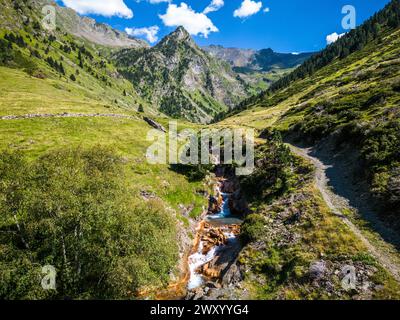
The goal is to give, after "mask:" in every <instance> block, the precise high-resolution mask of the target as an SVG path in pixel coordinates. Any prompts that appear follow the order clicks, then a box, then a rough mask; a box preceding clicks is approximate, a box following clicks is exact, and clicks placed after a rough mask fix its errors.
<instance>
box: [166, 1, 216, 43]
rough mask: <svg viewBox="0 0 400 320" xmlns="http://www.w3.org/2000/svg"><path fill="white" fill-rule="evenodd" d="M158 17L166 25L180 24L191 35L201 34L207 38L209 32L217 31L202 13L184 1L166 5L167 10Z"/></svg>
mask: <svg viewBox="0 0 400 320" xmlns="http://www.w3.org/2000/svg"><path fill="white" fill-rule="evenodd" d="M159 17H160V19H161V20H162V21H163V23H164V24H165V25H166V26H167V27H179V26H182V27H184V28H185V29H186V30H187V31H188V32H189V33H190V34H192V35H202V36H204V37H205V38H207V37H208V35H209V33H210V32H217V31H218V28H217V27H216V26H215V25H214V24H213V22H212V21H211V20H210V19H209V18H208V17H207V16H206V15H205V14H204V13H198V12H195V11H193V9H192V8H191V7H189V6H188V5H187V4H186V3H184V2H182V3H181V4H180V6H179V7H178V6H177V5H176V4H170V5H168V9H167V12H166V13H165V14H163V15H159Z"/></svg>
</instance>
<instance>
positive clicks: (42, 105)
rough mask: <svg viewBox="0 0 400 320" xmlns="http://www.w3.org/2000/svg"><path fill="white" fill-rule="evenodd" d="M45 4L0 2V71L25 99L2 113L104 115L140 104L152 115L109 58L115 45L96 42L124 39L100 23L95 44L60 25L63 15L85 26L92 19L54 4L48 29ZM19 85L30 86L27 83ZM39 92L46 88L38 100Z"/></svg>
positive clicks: (149, 108) (11, 100)
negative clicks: (43, 12) (54, 12)
mask: <svg viewBox="0 0 400 320" xmlns="http://www.w3.org/2000/svg"><path fill="white" fill-rule="evenodd" d="M47 3H51V2H50V1H44V0H40V1H38V0H36V1H23V0H16V1H9V0H4V1H2V2H1V3H0V14H1V18H2V19H1V20H0V21H1V22H0V28H1V33H0V48H1V50H0V66H4V67H5V68H2V69H1V76H2V77H4V79H8V80H9V81H10V82H12V83H14V84H15V87H16V88H19V90H20V92H25V96H24V99H14V98H10V100H8V110H7V112H6V111H5V110H4V113H5V114H11V115H13V114H17V113H21V112H23V111H26V113H35V112H39V111H40V110H43V109H45V110H46V109H47V110H54V111H55V112H71V111H74V110H75V111H78V112H82V111H85V112H93V111H96V112H100V113H108V112H109V111H110V109H111V110H112V109H117V110H118V109H122V108H123V109H128V110H131V111H136V110H138V109H139V108H140V106H142V108H144V109H145V110H146V112H150V113H152V112H153V110H152V109H151V106H148V105H147V104H146V103H145V101H143V100H142V99H141V98H140V97H139V96H138V94H137V93H136V90H135V88H134V87H133V86H132V84H131V83H130V82H129V81H127V80H126V79H124V78H123V77H122V76H121V75H120V74H119V73H118V71H117V69H116V67H115V66H114V65H113V64H112V63H111V62H110V61H108V56H107V52H108V51H110V50H111V51H112V50H114V49H115V47H113V46H107V47H105V46H101V45H99V44H98V43H103V44H104V43H109V44H111V43H113V44H115V43H119V44H121V41H122V40H121V39H123V38H119V40H118V41H117V38H115V37H114V36H115V35H117V34H118V32H117V31H115V30H112V29H111V28H109V27H104V28H106V29H104V30H108V31H107V32H106V33H104V34H103V35H101V34H100V33H97V34H96V33H95V32H94V34H95V35H96V38H97V42H96V43H95V42H91V41H88V40H87V39H86V38H83V37H81V36H77V35H74V34H71V33H70V32H69V31H68V29H65V27H66V26H67V23H66V22H65V21H66V20H64V18H62V17H64V16H63V13H65V12H66V13H68V17H73V18H74V19H76V20H75V21H81V25H82V24H84V23H86V22H87V23H88V24H87V26H89V25H91V22H90V21H91V20H87V19H85V18H81V17H79V16H78V15H77V14H76V13H74V12H73V11H71V10H69V9H65V8H60V7H58V6H56V10H57V12H58V15H57V17H58V18H57V21H58V23H59V25H58V28H57V29H56V30H54V31H51V32H48V31H46V30H44V29H43V28H42V26H41V23H40V22H41V20H42V15H41V8H42V7H43V5H45V4H47ZM85 21H86V22H85ZM89 22H90V23H89ZM95 27H96V28H97V27H98V26H95ZM112 39H114V40H115V41H114V40H112ZM120 40H121V41H120ZM132 41H133V42H132ZM129 43H131V45H132V44H134V43H136V40H134V39H130V40H129ZM125 44H128V42H125ZM104 52H106V53H104ZM18 71H19V72H18ZM24 83H29V84H30V85H29V86H28V87H27V86H26V85H24ZM22 88H25V89H24V90H23V89H22ZM42 90H44V91H42ZM44 92H47V93H46V95H45V97H42V99H40V98H38V97H41V94H43V93H44ZM28 105H29V106H30V108H28V107H27V106H28Z"/></svg>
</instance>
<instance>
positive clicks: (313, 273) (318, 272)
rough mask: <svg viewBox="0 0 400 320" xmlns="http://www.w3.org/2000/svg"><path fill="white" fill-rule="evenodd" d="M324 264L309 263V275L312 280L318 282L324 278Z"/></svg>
mask: <svg viewBox="0 0 400 320" xmlns="http://www.w3.org/2000/svg"><path fill="white" fill-rule="evenodd" d="M326 269H327V268H326V262H325V261H323V260H320V261H316V262H313V263H311V265H310V269H309V275H310V278H311V279H312V280H319V279H321V278H323V277H324V275H325V272H326Z"/></svg>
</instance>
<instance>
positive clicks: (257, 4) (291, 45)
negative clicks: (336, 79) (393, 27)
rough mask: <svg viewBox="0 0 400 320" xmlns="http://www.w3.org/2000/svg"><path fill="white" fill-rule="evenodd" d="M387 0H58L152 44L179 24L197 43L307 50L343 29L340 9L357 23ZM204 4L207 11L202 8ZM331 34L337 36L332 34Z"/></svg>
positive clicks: (320, 47) (281, 50) (314, 49)
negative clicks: (347, 10) (348, 9)
mask: <svg viewBox="0 0 400 320" xmlns="http://www.w3.org/2000/svg"><path fill="white" fill-rule="evenodd" d="M388 2H389V0H302V1H300V0H58V3H60V4H63V5H66V6H69V7H71V8H73V9H75V10H77V11H78V12H80V13H81V14H84V15H88V16H91V17H93V18H95V19H96V20H97V21H99V22H104V23H107V24H109V25H111V26H112V27H114V28H116V29H119V30H126V28H128V29H127V30H128V32H130V33H131V34H133V35H136V36H138V37H141V38H144V39H146V38H147V39H148V40H151V41H152V42H153V44H154V43H156V42H157V41H156V40H157V39H158V40H159V39H161V38H162V37H163V36H165V35H166V34H168V33H170V32H171V31H173V30H174V29H175V28H176V27H175V26H176V25H180V24H183V25H184V26H185V27H186V29H188V30H189V31H190V33H192V35H193V37H194V39H195V40H196V42H197V43H198V44H200V45H209V44H220V45H223V46H226V47H238V48H252V49H262V48H272V49H274V50H275V51H278V52H307V51H316V50H320V49H322V48H324V47H325V46H326V44H327V39H326V37H327V36H328V35H330V34H335V33H336V34H342V33H344V32H346V30H344V29H343V28H342V18H343V17H344V14H342V8H343V6H345V5H352V6H353V7H354V8H355V9H356V23H357V25H359V24H361V23H362V22H363V21H365V20H366V19H367V18H369V17H370V16H371V15H373V14H374V13H375V12H376V11H378V10H380V9H382V8H383V7H384V6H385V5H386V4H387V3H388ZM206 8H208V9H206ZM334 38H336V37H334Z"/></svg>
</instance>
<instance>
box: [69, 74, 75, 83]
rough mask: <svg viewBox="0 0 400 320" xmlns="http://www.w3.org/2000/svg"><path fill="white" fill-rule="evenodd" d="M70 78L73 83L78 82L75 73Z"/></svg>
mask: <svg viewBox="0 0 400 320" xmlns="http://www.w3.org/2000/svg"><path fill="white" fill-rule="evenodd" d="M69 78H70V79H71V80H72V81H76V77H75V75H74V74H73V73H72V74H71V75H70V76H69Z"/></svg>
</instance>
